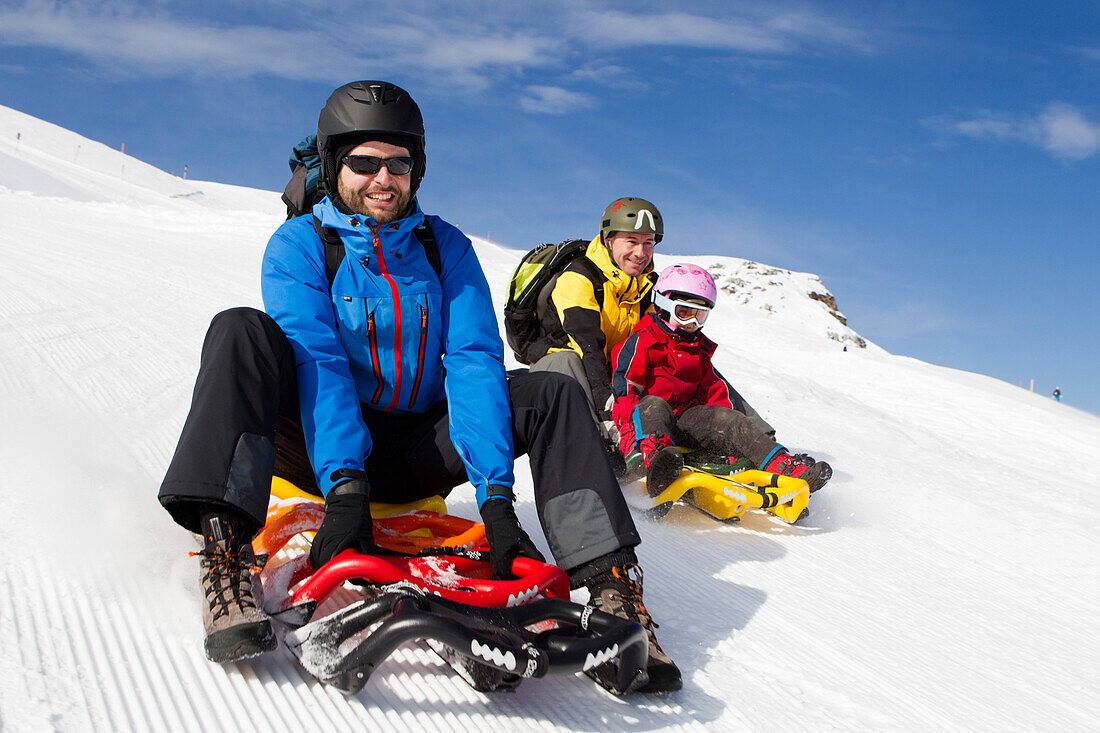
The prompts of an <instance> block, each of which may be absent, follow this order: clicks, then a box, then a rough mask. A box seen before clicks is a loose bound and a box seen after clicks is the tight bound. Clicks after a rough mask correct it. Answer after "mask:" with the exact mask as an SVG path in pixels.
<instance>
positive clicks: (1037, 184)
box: [0, 0, 1100, 438]
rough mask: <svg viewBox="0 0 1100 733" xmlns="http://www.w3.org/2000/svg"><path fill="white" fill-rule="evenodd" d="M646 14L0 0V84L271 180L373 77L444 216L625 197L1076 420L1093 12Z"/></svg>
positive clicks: (908, 346)
mask: <svg viewBox="0 0 1100 733" xmlns="http://www.w3.org/2000/svg"><path fill="white" fill-rule="evenodd" d="M383 7H384V8H385V9H384V11H383V10H382V9H381V8H383ZM670 7H671V6H669V5H668V4H666V3H657V2H644V1H643V2H632V3H619V2H589V3H580V2H569V1H568V0H566V1H564V2H562V1H558V2H537V1H536V2H522V3H520V2H417V1H415V0H414V1H412V2H403V3H400V4H399V7H394V6H383V5H382V4H377V3H363V2H345V1H344V0H326V1H325V2H314V1H313V0H295V1H294V2H279V1H276V2H266V3H262V4H261V3H246V2H236V1H234V0H222V1H221V2H217V3H214V2H205V1H203V0H200V1H197V2H196V1H188V2H177V1H175V0H167V1H157V0H147V1H146V2H142V3H139V4H138V3H120V2H111V0H98V1H96V2H9V1H8V0H0V104H4V105H6V106H10V107H13V108H15V109H18V110H20V111H23V112H26V113H28V114H31V115H34V116H36V117H40V118H43V119H46V120H48V121H50V122H53V123H55V124H58V125H61V126H62V127H66V128H69V129H72V130H74V131H76V132H79V133H81V134H83V135H86V136H88V137H90V138H93V139H95V140H99V141H101V142H104V143H106V144H108V145H112V146H117V145H119V144H120V143H122V142H125V143H126V151H127V152H128V153H130V154H132V155H134V156H136V157H138V158H140V159H142V160H145V161H147V162H149V163H152V164H154V165H156V166H158V167H160V168H163V169H165V170H169V171H175V172H176V173H180V172H182V169H183V166H184V165H185V164H186V165H187V166H188V168H189V176H190V177H191V178H197V179H204V180H214V181H221V182H225V183H233V184H241V185H249V186H255V187H259V188H266V189H272V190H280V189H281V188H282V186H283V184H284V183H285V180H286V177H287V174H288V168H287V167H286V162H285V159H286V155H287V152H288V151H289V148H290V147H291V146H292V145H293V144H294V143H295V142H297V140H298V139H299V138H301V137H302V136H303V135H304V134H306V133H308V132H309V131H310V130H311V129H313V128H314V127H315V125H316V119H317V112H318V111H319V109H320V107H321V105H322V104H323V103H324V100H325V98H326V97H327V95H328V93H329V92H330V91H331V90H332V89H333V88H334V87H336V86H338V85H339V84H342V83H344V82H346V81H350V80H353V79H360V78H381V79H387V80H390V81H393V82H395V83H397V84H399V85H401V86H403V87H405V88H406V89H408V90H409V91H410V92H411V93H412V94H413V96H414V97H415V98H416V99H417V101H418V102H419V103H420V105H421V108H422V109H423V111H424V115H425V118H426V121H427V127H428V174H427V178H426V180H425V183H424V186H423V187H422V188H421V194H420V199H421V203H422V204H423V205H424V207H425V209H427V210H428V211H430V212H433V213H439V214H441V215H442V216H444V217H445V218H447V219H449V220H451V221H453V222H454V223H456V224H458V225H459V226H460V227H462V228H463V229H465V230H466V231H467V232H468V233H470V234H474V235H479V236H485V235H487V234H489V235H491V238H492V239H493V240H494V241H499V242H502V243H505V244H508V245H511V246H514V247H527V246H530V245H533V244H535V243H537V242H540V241H558V240H561V239H564V238H566V237H569V236H589V235H591V234H593V233H594V232H595V229H596V226H597V220H598V217H599V214H600V212H601V211H602V209H603V207H604V206H605V205H606V204H607V203H609V202H610V201H611V200H612V199H614V198H616V197H618V196H622V195H636V196H643V197H645V198H649V199H651V200H652V201H654V202H655V203H656V204H657V205H658V206H659V207H660V209H661V210H662V212H663V214H664V216H665V219H666V226H667V232H666V239H665V241H664V242H663V243H662V244H661V248H662V250H664V251H666V252H678V253H685V254H727V255H733V256H738V257H746V258H750V259H756V260H760V261H763V262H767V263H768V264H771V265H776V266H779V267H785V268H789V269H795V270H803V271H809V272H814V273H817V274H819V275H820V276H821V277H822V279H823V280H824V282H825V284H826V286H827V287H829V289H830V290H832V292H833V293H834V294H835V295H836V297H837V300H838V303H839V305H840V307H841V309H842V310H843V311H844V312H845V314H846V315H847V316H848V318H849V324H850V325H851V326H852V327H853V328H855V329H856V330H857V331H859V332H860V333H862V334H863V335H865V336H867V337H868V338H870V339H871V340H873V341H875V342H877V343H879V344H880V345H882V346H883V347H885V348H887V349H888V350H890V351H892V352H894V353H899V354H906V355H910V356H914V357H917V358H920V359H923V360H926V361H930V362H933V363H937V364H943V365H947V366H952V367H957V368H961V369H966V370H968V371H977V372H981V373H984V374H989V375H991V376H994V377H998V378H1000V379H1003V380H1005V381H1008V382H1011V383H1013V384H1017V383H1019V382H1021V381H1022V383H1023V384H1024V386H1025V387H1026V386H1027V385H1028V384H1029V380H1031V379H1034V380H1035V385H1036V391H1037V392H1040V393H1042V394H1044V395H1049V394H1050V392H1051V391H1052V390H1053V389H1054V388H1055V387H1056V386H1057V387H1060V388H1061V390H1062V392H1063V394H1064V395H1065V397H1064V399H1065V401H1066V402H1068V403H1069V404H1073V405H1076V406H1079V407H1082V408H1084V409H1088V410H1090V411H1092V412H1094V413H1097V414H1100V387H1097V386H1096V382H1097V381H1098V380H1097V374H1098V369H1097V364H1100V326H1098V325H1097V324H1098V322H1100V296H1098V295H1097V283H1098V282H1100V251H1098V250H1100V213H1098V212H1100V206H1098V205H1097V198H1098V192H1100V5H1097V4H1096V3H1095V2H1060V3H1054V4H1047V3H1019V2H1016V3H1005V2H981V1H974V2H968V3H948V2H928V1H924V2H919V1H918V2H865V3H859V2H849V3H843V4H840V3H825V2H818V3H814V2H797V3H786V2H767V3H763V2H682V3H678V4H677V6H676V7H677V9H676V10H670V9H669V8H670ZM730 376H731V378H732V379H734V380H736V376H735V375H734V374H731V375H730ZM1068 437H1069V436H1067V438H1068Z"/></svg>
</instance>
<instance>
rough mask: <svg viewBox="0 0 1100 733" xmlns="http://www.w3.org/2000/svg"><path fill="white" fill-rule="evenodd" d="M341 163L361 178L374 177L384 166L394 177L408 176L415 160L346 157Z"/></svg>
mask: <svg viewBox="0 0 1100 733" xmlns="http://www.w3.org/2000/svg"><path fill="white" fill-rule="evenodd" d="M341 162H342V163H343V164H344V165H346V166H347V167H348V168H351V171H352V173H356V174H358V175H360V176H373V175H374V174H375V173H377V172H378V171H379V170H381V168H382V166H386V170H388V171H389V172H390V175H392V176H406V175H408V174H409V173H411V172H412V169H413V159H412V158H410V157H408V156H400V157H397V158H379V157H378V156H375V155H345V156H344V159H343V160H342V161H341Z"/></svg>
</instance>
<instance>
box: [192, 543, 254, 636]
mask: <svg viewBox="0 0 1100 733" xmlns="http://www.w3.org/2000/svg"><path fill="white" fill-rule="evenodd" d="M233 544H234V543H233V533H232V531H230V532H229V538H228V540H227V541H220V542H209V543H207V545H206V547H204V548H203V549H202V550H199V551H198V552H192V553H189V554H190V556H191V557H196V556H197V557H201V558H202V564H203V566H204V567H205V568H206V573H205V574H204V575H203V578H202V583H203V588H204V589H206V598H207V601H208V602H209V604H210V610H211V612H212V613H213V617H214V618H215V619H217V618H220V617H222V616H228V615H229V612H230V611H229V606H230V604H231V603H233V604H236V605H237V607H238V608H239V609H241V610H242V611H243V610H246V609H250V608H252V609H254V608H256V602H255V601H254V600H253V598H252V579H251V573H252V571H253V570H256V571H259V570H260V569H261V568H260V567H258V566H257V564H256V557H255V556H254V555H253V554H252V548H251V546H249V545H247V544H244V545H240V546H238V547H233Z"/></svg>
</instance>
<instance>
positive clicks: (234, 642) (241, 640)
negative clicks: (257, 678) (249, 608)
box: [203, 619, 279, 664]
mask: <svg viewBox="0 0 1100 733" xmlns="http://www.w3.org/2000/svg"><path fill="white" fill-rule="evenodd" d="M278 645H279V641H278V639H276V638H275V631H274V630H273V629H272V628H271V622H270V621H268V620H266V619H265V620H263V621H258V622H256V623H252V624H239V625H237V626H232V627H230V628H228V629H221V630H219V631H215V632H214V633H212V634H210V635H209V636H207V637H206V641H205V642H204V643H203V649H204V650H205V651H206V658H207V659H209V660H210V661H211V662H217V663H219V664H226V663H228V662H239V661H241V660H243V659H250V658H252V657H258V656H260V655H261V654H265V653H267V652H270V651H274V650H275V648H276V647H278Z"/></svg>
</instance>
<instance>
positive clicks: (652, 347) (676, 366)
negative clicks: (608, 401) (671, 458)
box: [611, 313, 733, 447]
mask: <svg viewBox="0 0 1100 733" xmlns="http://www.w3.org/2000/svg"><path fill="white" fill-rule="evenodd" d="M716 348H717V345H716V344H715V343H714V342H713V341H711V340H710V339H708V338H707V337H706V336H704V335H703V334H701V333H700V334H699V335H698V336H697V337H696V338H694V339H690V340H689V339H685V338H683V337H681V336H677V335H676V334H674V333H672V331H671V330H670V329H669V328H668V327H667V326H665V325H664V324H663V323H662V322H661V321H660V320H659V318H658V316H657V314H655V313H650V314H649V315H647V316H646V317H645V318H642V320H641V321H639V322H638V325H637V326H636V327H635V328H634V333H632V334H631V335H630V337H629V338H627V339H626V341H623V342H622V343H621V344H619V345H618V346H616V347H615V349H614V351H612V354H611V363H612V366H613V368H614V373H613V374H612V377H611V387H612V389H613V390H614V392H615V407H614V409H613V410H612V413H611V415H612V418H613V419H614V420H615V425H616V426H617V427H618V428H619V433H620V435H622V436H623V438H624V440H625V439H627V434H628V433H629V436H630V437H629V440H630V444H631V445H630V447H633V442H634V440H633V436H634V425H633V417H634V408H635V407H637V405H638V400H640V399H641V398H642V397H645V396H646V395H653V396H655V397H660V398H661V399H663V400H664V401H665V402H667V403H669V405H671V406H672V411H673V413H674V414H676V415H680V414H682V413H683V412H684V410H686V409H688V408H689V407H694V406H695V405H720V406H722V407H728V408H730V409H733V402H732V400H731V392H732V390H731V388H730V386H729V384H727V383H726V380H724V379H723V378H722V376H721V375H720V374H718V372H716V371H715V370H714V366H713V365H712V364H711V357H712V356H713V355H714V350H715V349H716Z"/></svg>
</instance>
